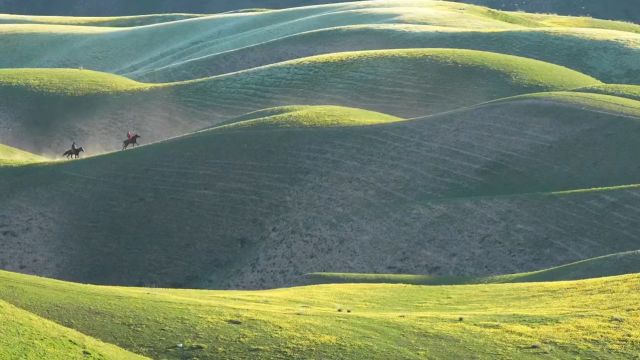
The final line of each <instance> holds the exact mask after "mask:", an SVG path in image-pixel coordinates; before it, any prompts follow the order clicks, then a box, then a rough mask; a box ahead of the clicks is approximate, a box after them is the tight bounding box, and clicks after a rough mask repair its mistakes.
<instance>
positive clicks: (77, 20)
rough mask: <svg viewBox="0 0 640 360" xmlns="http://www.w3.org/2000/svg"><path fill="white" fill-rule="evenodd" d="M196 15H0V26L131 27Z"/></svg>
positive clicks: (196, 15)
mask: <svg viewBox="0 0 640 360" xmlns="http://www.w3.org/2000/svg"><path fill="white" fill-rule="evenodd" d="M201 16H204V15H198V14H159V15H140V16H117V17H74V16H30V15H10V14H0V24H45V25H74V26H106V27H133V26H145V25H152V24H158V23H164V22H171V21H178V20H185V19H193V18H197V17H201Z"/></svg>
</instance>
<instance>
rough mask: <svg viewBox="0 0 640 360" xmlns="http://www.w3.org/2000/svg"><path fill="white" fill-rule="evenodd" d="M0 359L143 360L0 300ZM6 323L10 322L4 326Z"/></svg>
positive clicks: (140, 357)
mask: <svg viewBox="0 0 640 360" xmlns="http://www.w3.org/2000/svg"><path fill="white" fill-rule="evenodd" d="M0 321H1V322H2V324H3V325H2V327H0V358H2V359H24V360H39V359H51V360H58V359H60V360H67V359H114V360H115V359H122V360H125V359H131V360H133V359H145V358H144V357H142V356H139V355H135V354H132V353H130V352H127V351H125V350H122V349H120V348H118V347H116V346H113V345H108V344H105V343H103V342H101V341H98V340H95V339H93V338H90V337H88V336H86V335H83V334H81V333H78V332H77V331H74V330H71V329H69V328H65V327H63V326H60V325H58V324H56V323H55V322H51V321H48V320H45V319H43V318H41V317H38V316H35V315H33V314H30V313H29V312H27V311H24V310H21V309H18V308H16V307H14V306H13V305H10V304H8V303H6V302H4V301H1V300H0ZM7 324H10V325H7Z"/></svg>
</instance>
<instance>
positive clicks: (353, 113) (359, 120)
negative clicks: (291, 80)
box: [216, 106, 402, 129]
mask: <svg viewBox="0 0 640 360" xmlns="http://www.w3.org/2000/svg"><path fill="white" fill-rule="evenodd" d="M396 121H402V119H401V118H398V117H395V116H390V115H387V114H382V113H377V112H373V111H368V110H363V109H353V108H345V107H339V106H283V107H276V108H271V109H266V110H259V111H256V112H252V113H249V114H246V115H243V116H240V117H237V118H235V119H231V120H229V121H225V122H223V123H221V124H219V125H217V126H216V128H222V127H224V128H225V129H230V128H233V129H240V128H251V129H257V128H308V127H311V128H313V127H333V126H337V127H344V126H365V125H374V124H385V123H392V122H396Z"/></svg>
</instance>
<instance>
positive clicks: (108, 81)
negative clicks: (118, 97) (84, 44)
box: [0, 69, 151, 96]
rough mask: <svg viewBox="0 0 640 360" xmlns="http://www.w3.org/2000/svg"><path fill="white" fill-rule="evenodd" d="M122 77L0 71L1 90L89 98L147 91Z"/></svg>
mask: <svg viewBox="0 0 640 360" xmlns="http://www.w3.org/2000/svg"><path fill="white" fill-rule="evenodd" d="M150 87H151V85H147V84H143V83H139V82H137V81H133V80H131V79H127V78H125V77H122V76H118V75H113V74H108V73H103V72H97V71H91V70H79V69H0V88H4V89H7V88H9V89H11V88H14V89H17V90H22V91H31V92H37V93H43V94H52V95H58V96H90V95H98V94H108V93H126V92H133V91H140V90H145V89H149V88H150Z"/></svg>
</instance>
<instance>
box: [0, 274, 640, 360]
mask: <svg viewBox="0 0 640 360" xmlns="http://www.w3.org/2000/svg"><path fill="white" fill-rule="evenodd" d="M639 280H640V278H639V277H638V275H630V276H622V277H613V278H603V279H597V280H586V281H579V282H557V283H534V284H500V285H473V286H439V287H428V286H407V285H381V284H369V285H364V284H362V285H324V286H311V287H299V288H289V289H280V290H269V291H260V292H242V291H232V292H228V291H227V292H225V291H194V290H167V289H150V288H118V287H97V286H88V285H78V284H73V283H65V282H59V281H52V280H47V279H41V278H35V277H31V276H25V275H18V274H12V273H7V272H0V290H1V291H0V299H2V300H4V301H7V302H9V303H12V304H15V305H16V306H19V307H21V308H24V309H26V310H28V311H31V312H33V313H35V314H38V315H40V316H43V317H45V318H47V319H50V320H53V321H57V322H60V323H62V324H66V325H68V326H69V327H72V328H73V329H75V330H78V331H81V332H83V333H85V334H87V335H90V336H93V337H95V338H97V339H101V340H102V341H106V342H109V343H113V344H117V345H119V346H121V347H123V348H125V349H127V350H129V351H133V352H136V353H139V354H143V355H146V356H149V357H152V358H167V359H181V358H184V357H197V358H199V359H218V358H228V357H233V358H235V359H250V358H251V359H253V358H256V357H260V358H288V357H291V356H296V357H304V358H338V357H344V358H349V359H354V358H361V357H365V356H366V357H368V358H371V359H388V358H390V357H393V358H398V357H401V358H403V359H424V358H425V357H436V358H445V359H447V358H451V359H457V358H467V357H471V356H473V357H476V358H480V359H496V358H504V359H513V358H522V359H529V358H539V357H541V356H543V357H544V356H547V357H553V358H573V357H576V356H580V357H589V358H612V357H613V358H629V357H633V356H634V355H635V354H636V353H637V352H638V341H639V340H640V333H639V332H638V328H639V326H638V325H640V323H638V319H637V317H635V316H634V315H633V314H634V311H636V308H637V303H638V301H640V299H639V298H638V294H640V292H639V291H638V290H640V288H638V284H639V283H640V282H639ZM604 299H606V301H605V300H604ZM11 325H13V323H10V326H11ZM3 328H4V327H3ZM0 341H1V340H0ZM177 344H183V349H184V350H183V351H181V350H179V348H177V346H176V345H177Z"/></svg>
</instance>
